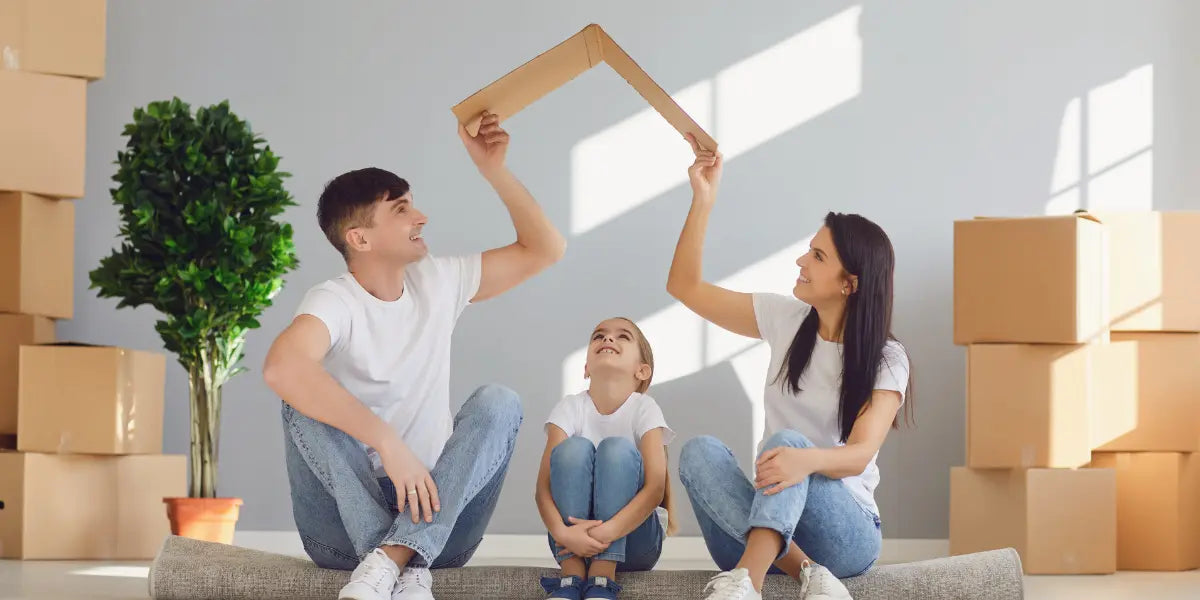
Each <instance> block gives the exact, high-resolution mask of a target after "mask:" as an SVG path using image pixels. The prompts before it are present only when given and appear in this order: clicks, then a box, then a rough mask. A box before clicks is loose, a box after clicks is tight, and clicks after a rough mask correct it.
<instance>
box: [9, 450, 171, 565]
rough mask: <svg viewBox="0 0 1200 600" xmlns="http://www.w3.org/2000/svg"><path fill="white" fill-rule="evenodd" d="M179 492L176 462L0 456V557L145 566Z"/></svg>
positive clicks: (162, 535)
mask: <svg viewBox="0 0 1200 600" xmlns="http://www.w3.org/2000/svg"><path fill="white" fill-rule="evenodd" d="M186 493H187V458H186V457H185V456H182V455H162V454H158V455H145V456H82V455H65V454H59V455H56V454H30V453H21V452H7V451H5V452H0V502H3V503H4V504H3V506H4V509H3V510H0V558H21V559H66V560H147V559H152V558H154V556H155V555H156V553H157V552H158V549H159V548H160V547H161V546H162V541H163V539H164V538H166V536H167V535H168V534H170V531H171V526H170V523H169V522H168V521H167V514H166V511H165V510H164V509H163V507H162V499H163V498H164V497H172V496H180V495H186Z"/></svg>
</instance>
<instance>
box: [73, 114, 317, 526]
mask: <svg viewBox="0 0 1200 600" xmlns="http://www.w3.org/2000/svg"><path fill="white" fill-rule="evenodd" d="M123 135H124V136H126V137H128V138H129V139H128V142H127V144H126V146H125V149H124V151H122V152H118V153H117V161H116V164H117V165H119V166H118V169H117V173H116V175H114V176H113V180H114V181H116V182H117V187H116V188H115V189H112V190H110V192H111V194H112V199H113V203H114V204H116V206H117V207H118V208H119V209H120V211H121V229H120V235H119V239H120V241H121V244H120V247H119V248H117V249H115V250H114V251H113V252H112V254H110V255H109V256H107V257H105V258H103V259H101V261H100V266H99V267H97V268H96V269H95V270H93V271H92V272H91V274H90V276H91V286H90V289H97V290H98V295H99V296H100V297H102V298H119V299H120V302H119V303H118V304H117V308H118V309H119V308H122V307H126V306H131V307H137V306H141V305H143V304H149V305H150V306H153V307H154V308H155V309H157V310H158V311H159V312H160V313H162V315H163V318H162V319H160V320H159V321H158V322H157V323H156V324H155V327H154V328H155V330H156V331H157V332H158V334H159V336H160V337H161V338H162V341H163V343H164V345H165V348H166V350H167V351H169V352H171V353H173V354H174V355H175V356H176V358H177V359H178V361H179V364H180V365H182V366H183V368H184V369H185V370H186V371H187V374H188V396H189V400H190V404H191V453H190V456H189V459H190V461H189V464H190V477H189V490H188V497H187V498H165V499H164V502H166V504H167V513H168V516H169V518H170V520H171V531H172V533H174V534H176V535H183V536H187V537H195V538H199V539H207V540H211V541H220V542H224V543H230V542H231V541H232V538H233V530H234V527H235V525H236V521H237V516H238V508H239V506H240V505H241V503H242V501H241V499H239V498H221V497H219V496H218V495H217V485H216V484H217V457H218V454H217V449H218V439H219V434H220V424H221V386H223V385H224V384H225V383H226V382H228V381H229V379H230V378H231V377H233V376H235V375H237V374H238V373H239V372H241V371H243V370H244V369H242V368H241V367H240V366H238V363H239V361H240V360H241V358H242V347H243V342H244V341H245V336H246V332H247V331H249V330H251V329H254V328H257V327H258V326H259V323H258V321H257V317H258V316H259V315H260V314H262V311H263V310H264V309H265V308H266V307H268V306H270V305H271V299H272V298H273V297H274V296H275V294H276V293H278V292H279V290H280V288H281V287H282V286H283V274H284V273H285V272H286V271H288V270H291V269H294V268H295V267H296V266H297V264H298V261H297V259H296V256H295V248H294V246H293V243H292V227H291V225H289V224H287V223H283V222H280V221H277V220H276V217H278V216H279V215H280V214H281V213H282V212H283V211H284V209H286V208H287V207H288V206H294V205H295V202H293V201H292V197H291V195H290V194H289V193H288V192H287V190H285V189H284V187H283V179H284V178H285V177H287V176H289V174H288V173H284V172H281V171H277V170H276V167H277V166H278V164H279V158H278V157H277V156H275V154H273V153H272V152H271V149H270V146H266V145H265V142H264V141H263V140H262V139H261V138H259V137H257V136H255V135H254V133H253V132H252V131H251V129H250V125H249V123H247V122H246V121H243V120H241V119H239V118H238V117H237V116H236V115H235V114H234V113H232V112H230V110H229V103H228V101H225V102H221V103H220V104H216V105H213V106H209V107H202V108H199V109H198V110H197V111H196V114H195V115H194V116H193V115H192V111H191V107H190V106H189V105H188V104H186V103H184V102H181V101H180V100H179V99H178V98H174V99H172V100H170V101H157V102H152V103H150V104H149V105H147V106H146V107H144V108H137V109H136V110H134V112H133V122H132V123H129V124H127V125H126V126H125V130H124V133H123Z"/></svg>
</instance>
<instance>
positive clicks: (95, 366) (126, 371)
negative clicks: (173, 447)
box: [17, 344, 166, 454]
mask: <svg viewBox="0 0 1200 600" xmlns="http://www.w3.org/2000/svg"><path fill="white" fill-rule="evenodd" d="M20 370H21V375H20V384H19V390H20V391H19V393H18V396H19V397H18V406H17V448H18V449H19V450H21V451H22V452H49V453H60V454H155V453H158V452H161V451H162V424H163V386H164V377H165V372H166V360H165V358H164V356H163V355H162V354H157V353H152V352H141V351H137V350H129V349H126V348H116V347H111V346H82V345H75V344H54V345H45V346H22V347H21V366H20Z"/></svg>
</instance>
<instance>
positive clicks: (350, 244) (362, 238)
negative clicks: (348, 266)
mask: <svg viewBox="0 0 1200 600" xmlns="http://www.w3.org/2000/svg"><path fill="white" fill-rule="evenodd" d="M344 239H345V241H346V247H347V248H349V249H351V250H354V251H356V252H364V251H366V250H370V249H371V242H370V241H368V240H367V235H366V232H364V231H363V230H362V228H360V227H351V228H349V229H347V230H346V235H345V237H344Z"/></svg>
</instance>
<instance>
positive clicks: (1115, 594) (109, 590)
mask: <svg viewBox="0 0 1200 600" xmlns="http://www.w3.org/2000/svg"><path fill="white" fill-rule="evenodd" d="M672 541H676V542H677V543H676V544H675V545H674V547H668V548H667V549H666V551H665V553H664V556H663V560H661V561H660V562H659V566H658V568H660V569H713V568H715V567H714V565H713V564H712V562H711V561H709V560H707V559H704V558H702V557H699V556H697V555H696V550H697V548H696V545H695V544H691V543H687V540H672ZM678 542H684V543H678ZM922 542H924V541H922ZM246 545H248V546H252V547H253V546H254V545H256V544H253V543H248V544H246ZM525 545H528V544H525ZM487 546H491V547H493V548H498V547H500V546H504V547H505V548H506V550H507V553H506V554H507V556H505V554H499V553H493V552H487V550H488V548H487ZM937 547H938V546H937V545H936V542H934V545H932V546H931V545H929V544H928V543H922V544H916V545H911V544H910V545H900V546H892V551H891V555H890V556H889V553H888V552H887V551H885V553H884V556H883V557H882V558H883V559H884V562H890V561H889V560H887V559H889V558H890V559H892V560H902V559H905V558H908V557H911V558H914V559H919V558H926V557H925V556H920V554H923V553H928V552H929V551H930V549H931V548H937ZM513 549H514V548H513V546H512V543H511V542H509V541H506V542H505V543H503V544H486V542H485V547H481V549H480V551H481V552H480V553H479V554H477V555H476V558H475V559H474V560H473V561H472V563H471V564H472V565H477V566H489V565H500V564H505V565H512V564H522V565H530V566H552V565H553V562H552V561H551V560H549V558H548V557H540V556H539V557H538V558H529V559H520V558H514V557H513V554H512V550H513ZM279 550H281V551H284V552H286V553H289V554H294V552H292V551H289V550H288V549H287V548H279ZM906 555H907V556H906ZM148 569H149V563H148V562H69V561H0V600H59V599H63V600H65V599H68V598H72V599H73V598H102V599H108V600H144V599H145V598H147V597H148V595H147V586H146V573H147V571H148ZM1025 597H1026V598H1027V599H1029V600H1066V599H1072V600H1074V599H1076V598H1088V599H1089V600H1127V599H1128V600H1133V599H1138V600H1141V599H1147V598H1153V599H1155V600H1194V599H1196V598H1200V571H1188V572H1184V573H1147V572H1120V573H1116V574H1114V575H1101V576H1036V577H1035V576H1027V577H1025Z"/></svg>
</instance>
